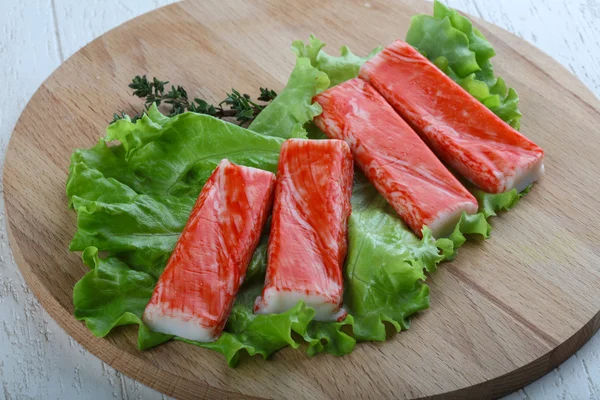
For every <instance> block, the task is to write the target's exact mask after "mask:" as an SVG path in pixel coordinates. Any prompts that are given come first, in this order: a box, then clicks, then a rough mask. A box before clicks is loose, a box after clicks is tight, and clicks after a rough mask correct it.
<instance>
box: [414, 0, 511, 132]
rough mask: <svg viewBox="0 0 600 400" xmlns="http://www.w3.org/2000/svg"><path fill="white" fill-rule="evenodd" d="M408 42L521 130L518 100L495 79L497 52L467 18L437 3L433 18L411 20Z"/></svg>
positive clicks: (421, 15)
mask: <svg viewBox="0 0 600 400" xmlns="http://www.w3.org/2000/svg"><path fill="white" fill-rule="evenodd" d="M406 41H407V42H408V43H410V44H411V45H412V46H414V47H415V48H417V49H418V50H419V51H420V52H421V53H423V54H424V55H425V56H426V57H427V58H428V59H429V60H430V61H432V62H433V63H434V64H436V65H437V66H438V67H439V68H440V69H441V70H442V71H444V72H445V73H446V74H447V75H448V76H449V77H450V78H452V79H453V80H454V81H456V82H457V83H458V84H460V85H461V86H462V87H463V88H464V89H465V90H467V91H468V92H469V93H470V94H471V95H472V96H473V97H475V98H476V99H477V100H479V101H481V102H482V103H483V104H484V105H485V106H486V107H488V108H489V109H490V110H491V111H492V112H494V113H495V114H496V115H498V116H499V117H500V118H502V120H504V121H505V122H506V123H508V124H509V125H511V126H512V127H513V128H515V129H519V127H520V124H521V123H520V121H521V116H522V114H521V112H520V111H519V97H518V95H517V93H516V92H515V90H514V89H512V88H511V89H509V88H508V87H507V86H506V83H505V82H504V80H503V79H502V78H499V77H496V75H495V73H494V69H493V67H492V64H491V62H490V59H491V58H492V57H494V56H495V55H496V53H495V51H494V48H493V47H492V45H491V44H490V43H489V42H488V41H487V39H486V38H485V37H484V36H483V34H482V33H481V32H480V31H479V30H478V29H477V28H475V27H473V24H472V23H471V21H470V20H469V19H468V18H466V17H464V16H462V15H460V14H459V13H458V12H456V11H455V10H453V9H450V8H448V7H446V6H445V5H444V4H442V3H441V2H440V1H437V0H436V1H435V3H434V8H433V16H429V15H424V14H420V15H416V16H414V17H412V19H411V25H410V28H409V30H408V33H407V34H406Z"/></svg>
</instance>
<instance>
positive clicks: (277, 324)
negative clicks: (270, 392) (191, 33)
mask: <svg viewBox="0 0 600 400" xmlns="http://www.w3.org/2000/svg"><path fill="white" fill-rule="evenodd" d="M262 286H263V285H262V283H260V284H258V285H253V286H251V287H249V288H246V290H243V291H241V292H240V293H239V294H238V296H237V298H236V302H235V304H234V306H233V309H232V311H231V314H230V315H229V319H228V320H227V325H226V327H225V332H223V334H221V336H220V337H219V338H218V339H217V340H216V341H215V342H212V343H202V342H195V341H192V340H187V339H182V338H176V340H181V341H183V342H186V343H190V344H194V345H196V346H200V347H204V348H207V349H212V350H215V351H218V352H219V353H221V354H223V355H224V356H225V359H226V360H227V363H228V364H229V366H230V367H234V366H235V365H236V364H237V363H238V361H239V358H240V355H241V353H242V351H245V352H246V353H248V354H249V355H251V356H253V355H257V354H258V355H260V356H262V357H263V358H267V357H268V356H269V355H271V354H272V353H274V352H276V351H277V350H280V349H282V348H284V347H287V346H291V347H292V348H294V349H296V348H298V347H299V346H300V344H301V341H299V340H297V339H296V338H294V336H293V335H292V334H293V333H296V334H298V335H299V336H304V335H305V334H306V330H307V327H308V325H309V323H310V321H311V320H312V319H313V317H314V315H315V310H313V309H312V308H309V307H306V305H305V304H304V303H302V302H300V303H298V304H297V305H296V306H295V307H294V308H292V309H290V310H288V311H286V312H284V313H281V314H266V315H261V314H258V315H255V314H254V313H253V312H252V308H253V305H254V300H255V299H256V297H258V296H259V295H260V293H261V290H262Z"/></svg>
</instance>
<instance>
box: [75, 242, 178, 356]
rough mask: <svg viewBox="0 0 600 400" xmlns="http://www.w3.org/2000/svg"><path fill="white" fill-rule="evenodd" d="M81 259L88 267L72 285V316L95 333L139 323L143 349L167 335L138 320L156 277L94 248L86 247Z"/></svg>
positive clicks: (160, 341)
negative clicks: (88, 270)
mask: <svg viewBox="0 0 600 400" xmlns="http://www.w3.org/2000/svg"><path fill="white" fill-rule="evenodd" d="M82 258H83V262H84V264H86V265H87V266H88V267H90V268H91V269H92V270H91V271H90V272H88V273H87V274H86V275H85V276H84V277H83V278H81V280H80V281H79V282H77V284H76V285H75V287H74V288H73V304H74V305H75V318H77V319H78V320H83V321H85V324H86V326H87V327H88V329H89V330H90V331H91V332H92V333H93V334H94V335H95V336H97V337H104V336H106V335H107V334H108V333H109V332H110V331H111V330H112V329H113V328H115V327H117V326H120V325H130V324H137V325H139V327H140V328H139V334H138V347H139V348H140V349H142V350H143V349H147V348H150V347H153V346H156V345H158V344H161V343H163V342H166V341H167V340H169V339H171V336H170V335H165V334H162V333H156V332H151V331H150V330H149V329H148V328H147V327H146V326H145V325H144V324H143V323H142V319H141V318H142V314H143V313H144V309H145V308H146V304H148V301H149V300H150V297H151V296H152V291H153V290H154V286H155V285H156V279H155V278H154V277H153V276H151V275H149V274H146V273H144V272H140V271H134V270H132V269H130V268H129V267H128V266H127V264H125V263H123V262H122V261H120V260H119V259H118V258H116V257H107V258H104V259H100V258H99V257H98V249H96V248H95V247H88V248H87V249H86V250H85V251H84V252H83V255H82Z"/></svg>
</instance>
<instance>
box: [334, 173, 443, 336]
mask: <svg viewBox="0 0 600 400" xmlns="http://www.w3.org/2000/svg"><path fill="white" fill-rule="evenodd" d="M348 229H349V231H348V237H349V242H348V256H347V262H346V265H345V271H344V272H345V278H346V281H345V283H346V286H345V293H344V302H345V306H346V309H347V310H348V311H349V312H350V314H351V315H352V316H353V317H354V320H353V324H352V330H353V333H354V337H355V338H357V339H360V340H379V341H383V340H385V338H386V330H385V325H384V322H388V323H390V324H391V325H392V326H393V327H394V328H395V329H396V331H400V330H401V329H408V327H409V319H408V317H410V315H412V314H414V313H416V312H417V311H420V310H424V309H426V308H428V307H429V287H428V286H427V285H425V284H424V280H425V274H424V268H425V267H426V266H429V267H431V266H432V264H435V263H438V262H440V261H441V260H442V258H443V257H442V256H441V255H440V254H439V251H438V248H437V247H436V246H435V241H434V240H433V239H432V238H431V236H430V235H427V236H426V237H425V238H424V239H423V240H420V239H419V238H418V237H417V236H416V235H414V234H413V233H412V232H411V231H410V229H408V228H407V227H406V225H405V224H404V223H403V222H402V220H400V218H399V217H398V215H397V214H396V212H395V211H394V210H393V209H392V208H391V207H390V206H389V205H388V204H387V202H386V201H385V200H384V199H383V197H381V195H380V194H379V193H378V192H377V190H376V189H375V188H374V187H373V185H371V183H369V181H368V180H367V179H366V178H365V177H364V176H363V175H362V174H360V173H357V177H356V179H355V183H354V189H353V196H352V214H351V216H350V221H349V225H348Z"/></svg>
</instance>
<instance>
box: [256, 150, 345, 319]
mask: <svg viewBox="0 0 600 400" xmlns="http://www.w3.org/2000/svg"><path fill="white" fill-rule="evenodd" d="M352 179H353V163H352V156H351V154H350V149H349V148H348V145H347V144H346V143H344V142H343V141H341V140H302V139H290V140H287V141H286V142H284V144H283V147H282V149H281V157H280V159H279V166H278V170H277V187H276V189H275V202H274V206H273V217H272V220H271V236H270V238H269V249H268V264H267V276H266V279H265V287H264V290H263V293H262V296H260V297H259V298H258V299H257V300H256V303H255V306H254V311H255V312H256V313H262V314H266V313H281V312H284V311H286V310H288V309H290V308H292V307H294V306H295V305H296V304H297V303H298V301H299V300H303V301H304V302H305V303H306V304H307V305H308V306H309V307H312V308H314V309H315V311H316V315H315V319H316V320H319V321H335V320H338V321H339V320H342V319H344V318H345V316H346V311H345V310H344V309H342V300H343V275H342V266H343V263H344V258H345V257H346V251H347V246H348V245H347V230H348V227H347V226H348V217H349V216H350V211H351V205H350V196H351V194H352Z"/></svg>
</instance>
